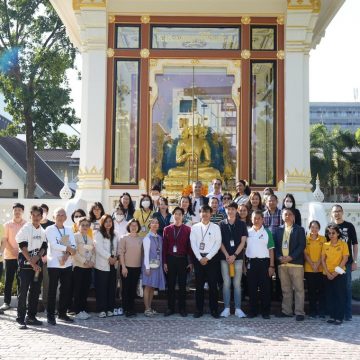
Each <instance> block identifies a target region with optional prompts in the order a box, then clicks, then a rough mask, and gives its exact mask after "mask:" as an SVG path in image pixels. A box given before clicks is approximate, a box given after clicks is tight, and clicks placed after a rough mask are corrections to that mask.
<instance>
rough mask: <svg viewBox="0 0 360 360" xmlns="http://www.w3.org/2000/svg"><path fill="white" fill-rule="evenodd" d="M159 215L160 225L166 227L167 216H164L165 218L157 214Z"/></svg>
mask: <svg viewBox="0 0 360 360" xmlns="http://www.w3.org/2000/svg"><path fill="white" fill-rule="evenodd" d="M159 214H160V218H161V221H162V223H163V224H164V225H165V226H166V219H167V217H168V216H167V215H166V216H165V217H163V216H162V215H161V213H160V212H159Z"/></svg>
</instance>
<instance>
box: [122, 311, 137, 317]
mask: <svg viewBox="0 0 360 360" xmlns="http://www.w3.org/2000/svg"><path fill="white" fill-rule="evenodd" d="M125 316H126V317H135V316H136V313H135V312H134V311H126V312H125Z"/></svg>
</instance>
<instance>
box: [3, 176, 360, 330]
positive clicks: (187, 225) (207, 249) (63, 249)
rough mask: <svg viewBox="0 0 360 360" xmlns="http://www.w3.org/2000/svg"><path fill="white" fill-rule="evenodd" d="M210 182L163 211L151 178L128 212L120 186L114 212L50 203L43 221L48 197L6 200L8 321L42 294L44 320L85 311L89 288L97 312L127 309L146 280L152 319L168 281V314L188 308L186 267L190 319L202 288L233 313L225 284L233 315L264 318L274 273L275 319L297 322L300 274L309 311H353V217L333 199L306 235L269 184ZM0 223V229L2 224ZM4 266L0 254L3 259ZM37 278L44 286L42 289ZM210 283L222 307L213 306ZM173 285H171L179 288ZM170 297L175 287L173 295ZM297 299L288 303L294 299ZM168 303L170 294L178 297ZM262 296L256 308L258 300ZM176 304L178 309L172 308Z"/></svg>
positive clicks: (345, 315) (131, 311)
mask: <svg viewBox="0 0 360 360" xmlns="http://www.w3.org/2000/svg"><path fill="white" fill-rule="evenodd" d="M212 185H213V191H212V192H210V193H209V194H208V195H207V196H203V195H202V184H201V182H199V181H197V182H194V183H193V191H192V196H191V197H190V196H185V195H183V196H181V198H180V201H179V204H178V205H177V206H175V207H174V208H173V210H172V211H171V212H170V209H169V204H168V200H167V198H165V197H162V196H161V189H160V188H159V187H157V186H154V187H153V188H152V189H151V192H150V194H145V195H143V196H142V197H141V199H140V201H139V206H138V208H137V209H135V206H134V203H133V201H132V198H131V196H130V194H129V193H123V194H122V195H121V197H120V199H119V205H118V207H117V208H116V209H115V211H114V212H113V213H112V214H105V211H104V208H103V206H102V204H101V203H99V202H96V203H94V204H93V205H92V207H91V209H90V211H89V216H86V213H85V211H84V210H83V209H77V210H75V211H74V212H73V214H72V215H71V220H72V221H73V225H72V227H69V226H65V223H66V220H67V214H66V211H65V210H64V209H62V208H58V209H56V210H55V211H54V214H53V216H54V218H53V220H54V222H52V221H50V220H49V219H48V212H49V208H48V207H47V206H46V204H42V205H41V206H33V207H32V208H31V210H30V218H31V220H30V221H29V222H26V221H25V220H24V206H23V205H22V204H20V203H16V204H14V206H13V218H12V219H11V220H10V221H8V222H7V223H5V224H4V226H3V229H2V230H3V234H2V235H1V239H2V243H1V247H0V254H1V255H3V256H4V261H5V290H4V292H5V294H4V304H3V305H2V306H1V308H0V313H3V312H4V311H6V310H8V309H9V308H10V305H11V290H12V284H13V280H14V278H15V276H16V277H17V285H18V289H17V294H18V307H17V319H16V320H17V322H18V324H19V327H20V328H21V329H26V328H27V326H28V325H41V321H39V320H38V319H37V318H36V314H37V310H38V301H39V296H40V293H41V291H42V299H43V303H44V306H45V307H46V314H47V322H48V323H49V324H51V325H55V324H56V317H55V315H56V300H57V292H58V286H59V283H60V287H59V294H58V306H57V316H58V319H60V320H62V321H66V322H72V321H73V318H72V317H70V316H69V315H68V312H69V309H72V310H73V311H74V312H75V319H79V320H86V319H88V318H89V317H90V315H89V313H88V312H87V297H88V293H89V289H90V288H91V287H92V286H94V287H95V292H96V307H97V311H98V316H99V317H100V318H105V317H110V316H114V315H122V314H123V312H124V313H125V315H126V316H127V317H132V316H136V312H135V307H134V303H135V298H136V295H137V289H138V287H139V283H140V285H141V286H142V287H143V299H144V307H145V311H144V314H145V316H147V317H153V316H154V315H156V314H157V312H156V310H154V309H153V305H152V303H153V296H154V292H155V291H156V290H166V289H167V301H168V308H167V311H166V312H165V314H164V315H165V316H170V315H172V314H174V313H175V312H176V310H177V311H178V312H179V314H180V315H181V316H183V317H185V316H187V309H186V287H187V283H188V281H189V278H191V276H192V274H193V272H194V275H195V288H196V289H195V298H196V311H195V313H194V315H193V316H194V317H195V318H199V317H201V316H202V315H203V313H204V295H205V291H204V289H205V288H206V287H208V290H209V291H208V293H209V308H210V313H211V316H213V317H214V318H219V317H228V316H230V314H231V307H230V304H231V294H232V291H231V289H232V288H233V294H234V305H235V316H237V317H239V318H242V317H248V318H254V317H256V316H258V314H261V315H262V317H263V318H264V319H269V318H270V306H271V287H272V283H273V281H272V279H273V278H276V281H277V286H278V288H279V289H280V296H281V297H282V305H281V312H280V313H279V314H277V316H279V317H293V316H294V314H295V316H296V320H297V321H302V320H304V319H305V312H304V297H305V296H304V278H305V279H306V283H307V288H308V298H309V316H310V317H311V318H315V317H317V316H319V317H324V318H325V315H329V319H328V323H333V324H336V325H338V324H341V323H342V321H343V320H344V319H345V320H351V316H352V315H351V272H352V271H354V270H355V269H356V267H357V263H356V259H357V255H358V245H357V237H356V232H355V228H354V226H353V225H352V224H351V223H350V222H347V221H345V220H344V213H343V209H342V207H341V206H340V205H334V206H333V207H332V212H331V215H332V221H333V222H331V223H330V224H329V225H328V226H327V227H326V229H325V236H321V235H320V234H319V231H320V223H319V222H318V221H317V220H312V221H311V222H310V224H309V226H308V232H307V234H306V232H305V230H304V228H303V227H302V226H301V214H300V211H299V210H298V209H297V208H296V204H295V199H294V197H293V195H292V194H287V195H286V196H285V198H284V199H283V202H282V204H281V205H280V206H279V204H278V198H277V196H276V195H275V194H274V192H273V190H272V189H271V188H266V189H264V191H263V197H262V196H261V194H260V193H259V192H256V191H253V192H251V191H250V189H249V187H248V186H247V183H246V182H245V181H244V180H240V181H238V182H237V183H236V195H235V196H234V197H233V196H232V194H231V193H230V192H224V193H223V192H222V181H221V180H220V179H214V180H213V182H212ZM0 230H1V229H0ZM0 265H1V268H0V269H1V270H2V261H1V262H0ZM244 279H245V281H244ZM119 282H120V283H121V298H122V308H117V307H116V301H115V299H116V289H117V284H119ZM41 285H42V286H41ZM243 286H245V287H246V289H247V292H248V295H249V311H248V313H247V314H245V313H244V311H243V310H242V308H241V302H242V296H241V295H242V294H241V293H242V287H243ZM219 288H222V295H223V301H224V309H223V310H222V311H221V312H219V309H218V306H219V305H218V303H219V302H218V300H219V299H218V298H219V294H218V292H219ZM176 289H178V290H177V291H176ZM176 294H177V296H176ZM293 298H295V304H293ZM176 300H177V301H176ZM259 300H260V306H259ZM176 302H177V307H176Z"/></svg>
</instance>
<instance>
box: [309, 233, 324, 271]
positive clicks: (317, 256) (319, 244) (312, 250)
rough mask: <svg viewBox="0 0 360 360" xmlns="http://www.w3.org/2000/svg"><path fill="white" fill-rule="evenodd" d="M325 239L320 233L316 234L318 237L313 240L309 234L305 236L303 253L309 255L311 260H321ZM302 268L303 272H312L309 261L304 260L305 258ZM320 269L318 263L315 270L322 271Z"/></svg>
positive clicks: (315, 261) (320, 266)
mask: <svg viewBox="0 0 360 360" xmlns="http://www.w3.org/2000/svg"><path fill="white" fill-rule="evenodd" d="M325 241H326V238H325V236H322V235H318V237H317V238H316V239H315V240H314V239H312V238H311V236H310V234H309V235H308V236H307V237H306V247H305V253H306V254H307V255H308V256H309V257H310V259H311V261H312V262H314V263H317V262H318V261H319V260H321V251H322V248H323V245H324V243H325ZM304 270H305V272H314V270H313V268H312V267H311V265H310V263H309V262H307V261H306V258H305V266H304ZM322 271H323V268H322V265H321V263H320V265H319V266H318V271H317V272H322Z"/></svg>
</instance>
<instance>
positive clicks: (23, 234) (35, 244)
mask: <svg viewBox="0 0 360 360" xmlns="http://www.w3.org/2000/svg"><path fill="white" fill-rule="evenodd" d="M15 239H16V242H17V243H18V244H20V243H22V242H27V243H28V245H27V249H28V252H29V253H30V252H31V251H33V250H38V251H39V250H40V248H41V245H42V243H43V242H46V235H45V230H44V229H43V228H42V226H41V225H39V227H38V228H37V229H36V228H35V227H34V225H33V224H32V223H30V222H28V223H26V224H25V225H24V226H23V227H22V228H21V229H20V230H19V232H18V233H17V234H16V236H15Z"/></svg>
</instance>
